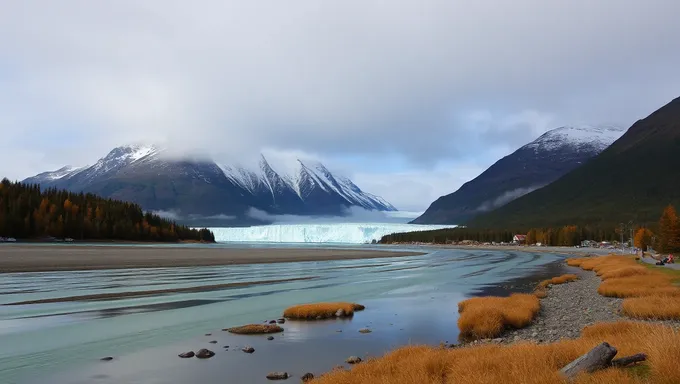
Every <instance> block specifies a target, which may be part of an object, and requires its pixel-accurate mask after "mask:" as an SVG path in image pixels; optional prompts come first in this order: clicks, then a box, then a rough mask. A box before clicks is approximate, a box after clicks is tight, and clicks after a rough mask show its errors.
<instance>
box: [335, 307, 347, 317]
mask: <svg viewBox="0 0 680 384" xmlns="http://www.w3.org/2000/svg"><path fill="white" fill-rule="evenodd" d="M335 317H345V310H344V309H342V308H340V309H338V311H337V312H335Z"/></svg>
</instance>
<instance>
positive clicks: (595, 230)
mask: <svg viewBox="0 0 680 384" xmlns="http://www.w3.org/2000/svg"><path fill="white" fill-rule="evenodd" d="M652 229H654V230H655V232H656V233H658V235H655V232H653V231H652ZM517 234H525V235H526V241H525V242H526V243H527V244H537V243H541V244H543V245H547V246H569V247H572V246H576V245H580V244H581V243H582V242H583V241H584V240H592V241H597V242H602V241H608V242H614V241H620V240H621V235H622V234H623V238H624V241H628V240H629V239H630V232H629V228H621V227H618V226H609V227H604V226H577V225H565V226H561V227H547V228H530V229H529V230H526V229H516V230H507V229H502V230H499V229H476V228H467V227H461V228H450V229H438V230H431V231H419V232H404V233H393V234H390V235H386V236H383V237H382V239H381V240H380V243H384V244H389V243H414V242H418V243H433V244H450V243H460V242H462V241H474V242H479V243H494V242H495V243H510V242H512V239H513V237H514V236H515V235H517ZM633 241H634V245H635V246H636V247H637V248H640V249H643V250H647V249H648V248H650V247H651V248H653V249H655V250H657V251H659V252H663V253H670V252H680V220H679V219H678V216H677V213H676V211H675V208H674V207H673V206H672V205H669V206H667V207H666V208H665V209H664V211H663V212H662V214H661V218H660V219H659V222H658V225H657V226H656V227H655V228H649V227H637V228H635V230H634V238H633Z"/></svg>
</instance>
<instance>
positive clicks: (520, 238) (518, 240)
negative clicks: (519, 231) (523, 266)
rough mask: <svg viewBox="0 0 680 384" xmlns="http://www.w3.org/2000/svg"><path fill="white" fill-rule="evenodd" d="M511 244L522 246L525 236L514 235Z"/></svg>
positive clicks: (525, 240)
mask: <svg viewBox="0 0 680 384" xmlns="http://www.w3.org/2000/svg"><path fill="white" fill-rule="evenodd" d="M512 242H513V243H515V244H524V243H526V242H527V235H515V236H513V237H512Z"/></svg>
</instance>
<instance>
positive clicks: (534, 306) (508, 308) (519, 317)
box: [458, 293, 541, 339]
mask: <svg viewBox="0 0 680 384" xmlns="http://www.w3.org/2000/svg"><path fill="white" fill-rule="evenodd" d="M540 308H541V305H540V302H539V300H538V297H536V295H532V294H521V293H515V294H512V295H510V296H509V297H494V296H490V297H473V298H471V299H468V300H465V301H462V302H460V303H458V312H459V313H460V318H459V319H458V328H459V329H460V334H461V337H463V338H465V339H485V338H491V337H496V336H498V335H500V334H501V333H502V332H503V330H504V329H505V328H506V327H511V328H524V327H526V326H527V325H529V324H531V322H532V321H533V319H534V317H536V315H537V314H538V311H539V309H540Z"/></svg>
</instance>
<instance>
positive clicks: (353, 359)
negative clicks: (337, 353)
mask: <svg viewBox="0 0 680 384" xmlns="http://www.w3.org/2000/svg"><path fill="white" fill-rule="evenodd" d="M345 362H346V363H347V364H359V363H361V357H359V356H350V357H348V358H347V360H345Z"/></svg>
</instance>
